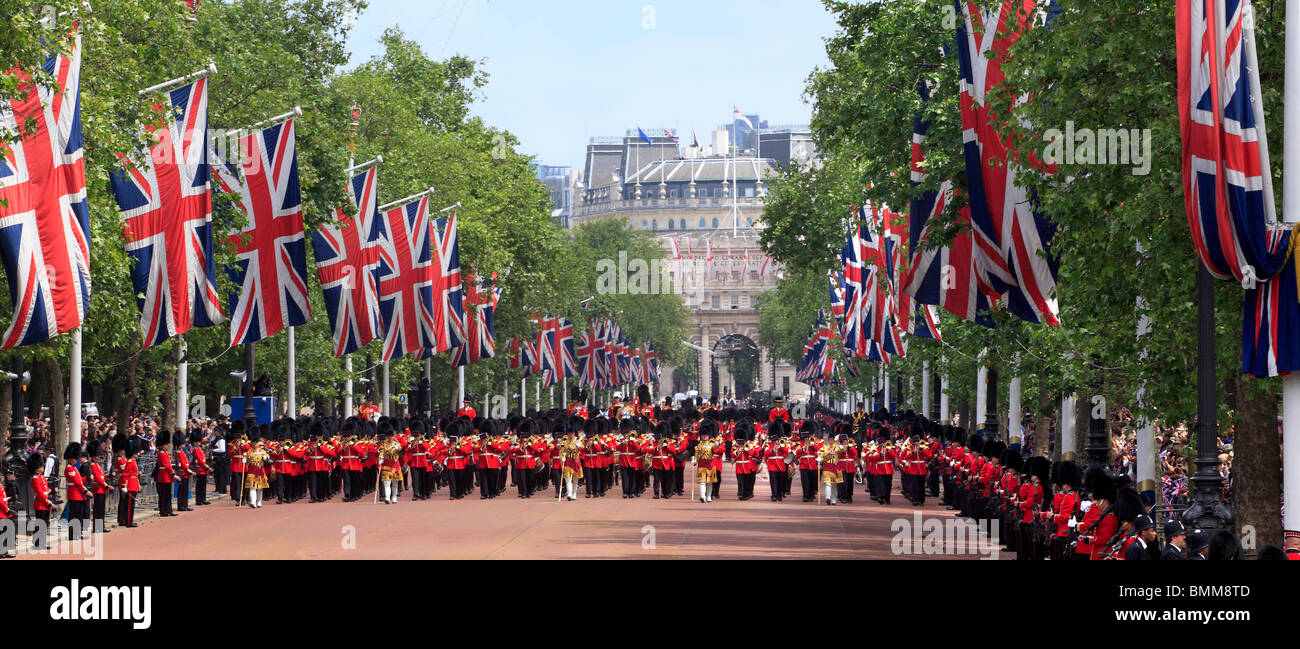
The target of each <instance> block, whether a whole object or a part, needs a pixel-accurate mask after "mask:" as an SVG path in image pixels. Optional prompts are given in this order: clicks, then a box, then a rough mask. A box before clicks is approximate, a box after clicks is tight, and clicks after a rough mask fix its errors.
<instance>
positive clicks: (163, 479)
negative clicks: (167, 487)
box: [155, 449, 172, 484]
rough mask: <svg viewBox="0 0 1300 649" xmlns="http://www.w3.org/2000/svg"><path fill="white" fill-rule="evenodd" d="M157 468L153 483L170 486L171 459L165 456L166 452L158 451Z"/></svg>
mask: <svg viewBox="0 0 1300 649" xmlns="http://www.w3.org/2000/svg"><path fill="white" fill-rule="evenodd" d="M157 466H158V479H157V480H155V482H157V483H158V484H171V483H172V460H171V457H170V456H169V455H167V451H164V450H161V449H160V450H159V451H158V464H157Z"/></svg>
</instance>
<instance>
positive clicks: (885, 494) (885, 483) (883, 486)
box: [876, 473, 894, 505]
mask: <svg viewBox="0 0 1300 649" xmlns="http://www.w3.org/2000/svg"><path fill="white" fill-rule="evenodd" d="M876 489H878V490H879V494H880V498H881V500H884V501H885V504H886V505H888V504H889V494H891V493H893V491H894V474H892V473H882V474H881V475H880V477H879V482H878V483H877V484H876Z"/></svg>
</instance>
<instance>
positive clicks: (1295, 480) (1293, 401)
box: [1282, 0, 1300, 549]
mask: <svg viewBox="0 0 1300 649" xmlns="http://www.w3.org/2000/svg"><path fill="white" fill-rule="evenodd" d="M1286 25H1287V26H1291V27H1295V28H1296V29H1297V30H1300V0H1286ZM1295 40H1296V39H1294V38H1288V39H1287V41H1286V59H1285V60H1286V76H1285V84H1286V85H1285V87H1284V90H1285V92H1284V94H1283V97H1284V98H1285V100H1284V104H1283V109H1282V110H1283V115H1284V120H1285V121H1284V123H1286V124H1291V125H1292V128H1287V129H1284V133H1283V139H1282V159H1283V160H1285V161H1287V163H1284V165H1283V168H1282V215H1283V217H1282V218H1283V219H1284V221H1285V222H1286V223H1287V224H1288V225H1291V224H1293V223H1295V222H1296V221H1297V220H1300V163H1296V164H1290V162H1291V161H1300V129H1297V128H1295V126H1294V125H1296V124H1300V45H1297V44H1296V42H1295ZM1288 155H1290V156H1294V157H1290V158H1288V157H1287V156H1288ZM1292 236H1295V235H1292ZM1288 470H1289V471H1290V472H1289V473H1288ZM1282 496H1283V502H1291V503H1300V373H1297V372H1292V373H1290V374H1288V375H1286V376H1284V377H1282ZM1282 530H1283V539H1284V543H1285V546H1286V548H1287V549H1300V507H1288V508H1287V509H1286V512H1285V514H1284V518H1283V520H1282Z"/></svg>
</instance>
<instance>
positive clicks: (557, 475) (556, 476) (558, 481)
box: [551, 469, 564, 499]
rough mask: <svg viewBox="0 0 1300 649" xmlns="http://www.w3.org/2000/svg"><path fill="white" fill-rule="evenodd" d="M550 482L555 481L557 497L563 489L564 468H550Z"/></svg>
mask: <svg viewBox="0 0 1300 649" xmlns="http://www.w3.org/2000/svg"><path fill="white" fill-rule="evenodd" d="M551 482H554V483H555V497H556V498H557V499H558V498H559V497H560V492H561V490H563V489H564V469H551Z"/></svg>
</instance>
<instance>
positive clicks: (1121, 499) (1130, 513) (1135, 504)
mask: <svg viewBox="0 0 1300 649" xmlns="http://www.w3.org/2000/svg"><path fill="white" fill-rule="evenodd" d="M1114 503H1115V516H1116V517H1117V518H1119V522H1120V523H1132V522H1133V520H1134V519H1136V518H1137V517H1138V516H1139V515H1141V514H1145V513H1147V508H1146V506H1145V505H1143V504H1142V496H1139V495H1138V492H1136V491H1134V490H1133V489H1122V490H1120V491H1119V492H1118V494H1117V495H1116V496H1115V500H1114Z"/></svg>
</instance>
